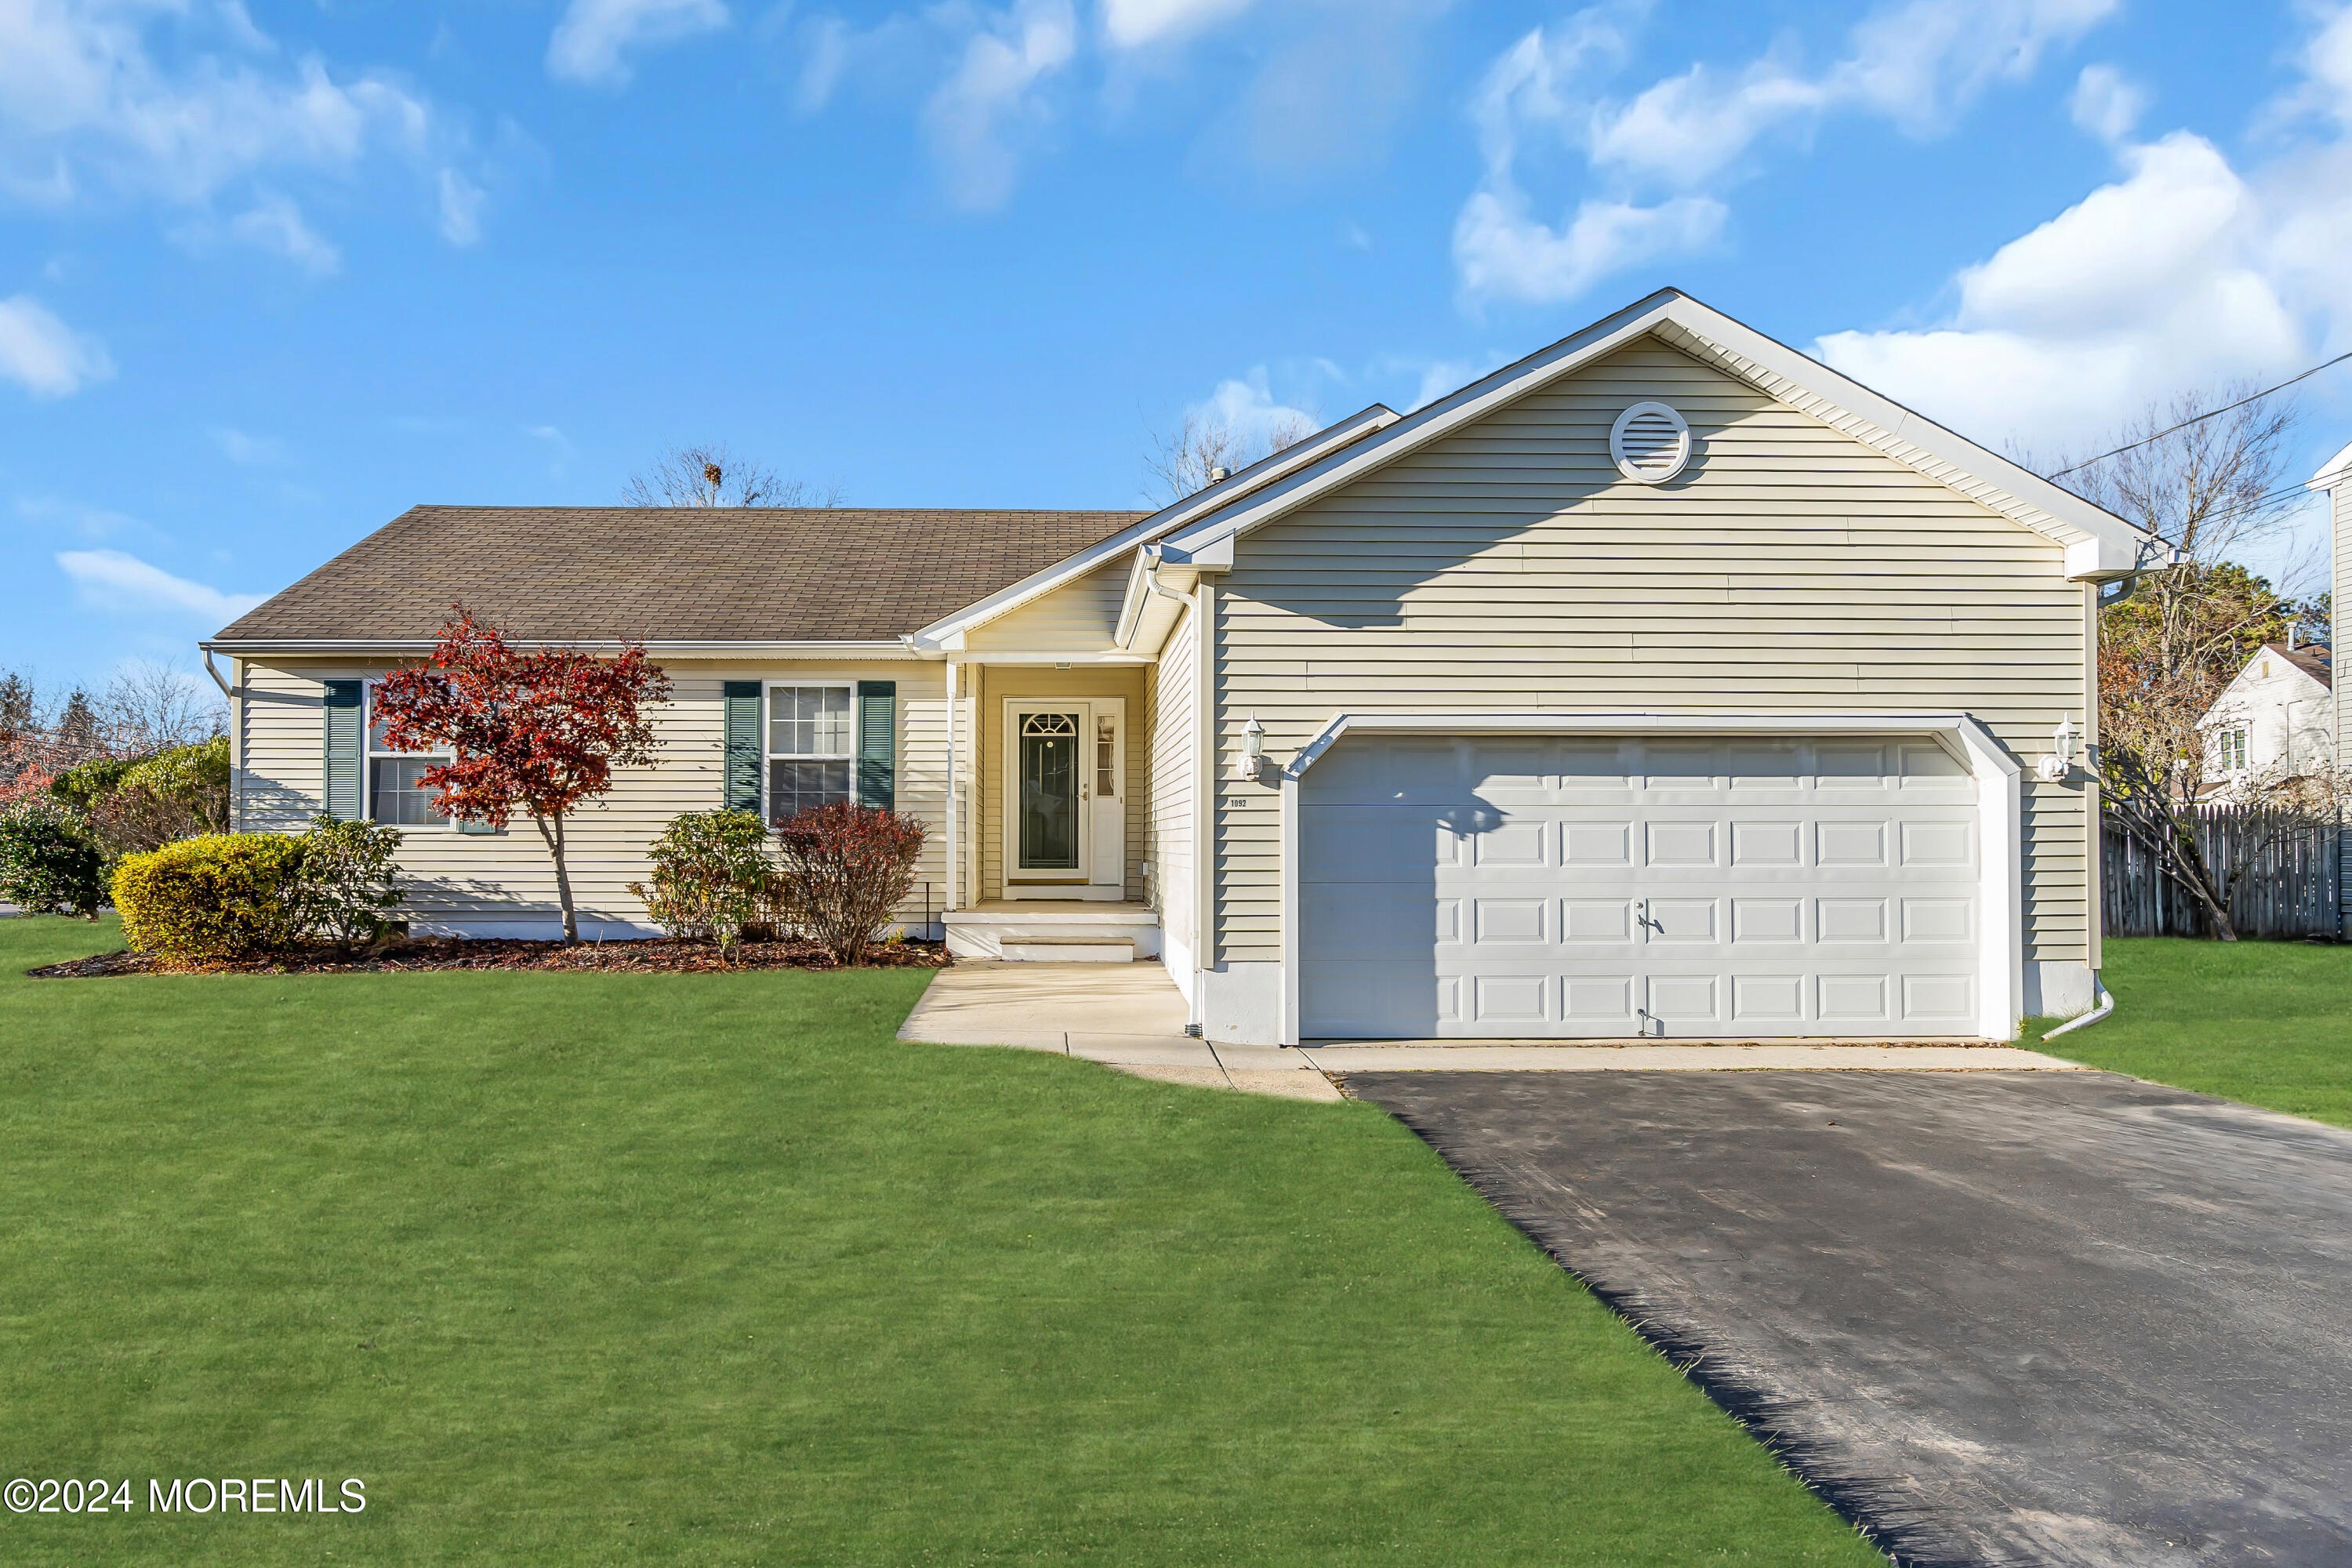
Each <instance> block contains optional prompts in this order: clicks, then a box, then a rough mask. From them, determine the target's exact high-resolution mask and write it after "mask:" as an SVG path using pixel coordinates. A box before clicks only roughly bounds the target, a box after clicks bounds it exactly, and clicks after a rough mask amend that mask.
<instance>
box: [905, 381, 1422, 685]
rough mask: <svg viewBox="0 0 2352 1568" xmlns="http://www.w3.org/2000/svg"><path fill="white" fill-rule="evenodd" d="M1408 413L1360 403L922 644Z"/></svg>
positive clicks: (920, 638)
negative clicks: (1333, 421) (1334, 421)
mask: <svg viewBox="0 0 2352 1568" xmlns="http://www.w3.org/2000/svg"><path fill="white" fill-rule="evenodd" d="M1402 417H1403V416H1402V415H1400V414H1399V413H1397V411H1396V410H1395V409H1393V408H1391V407H1390V406H1389V405H1386V404H1384V403H1375V404H1372V405H1370V406H1369V407H1365V408H1361V409H1359V410H1357V411H1356V412H1355V413H1353V414H1350V415H1349V416H1348V417H1346V418H1345V419H1342V420H1340V421H1339V422H1338V423H1337V424H1334V425H1330V426H1325V427H1324V428H1323V429H1320V430H1318V431H1317V432H1315V434H1313V435H1312V436H1309V437H1307V438H1306V439H1305V440H1302V441H1297V442H1294V443H1293V444H1291V445H1290V446H1287V447H1284V448H1283V449H1282V450H1280V451H1278V452H1270V453H1268V454H1267V455H1266V456H1265V457H1263V458H1259V459H1258V460H1257V461H1256V462H1255V463H1252V464H1251V465H1250V466H1249V467H1248V468H1244V469H1242V470H1241V471H1240V472H1238V473H1234V474H1229V475H1227V476H1226V477H1225V478H1223V479H1219V480H1218V481H1217V482H1216V483H1214V484H1213V485H1210V486H1209V487H1207V488H1206V489H1200V490H1196V491H1194V492H1193V493H1192V494H1191V495H1189V496H1186V497H1184V498H1183V499H1182V500H1179V501H1175V502H1172V503H1171V504H1170V505H1168V506H1164V507H1162V508H1160V510H1158V511H1155V512H1151V513H1149V514H1146V515H1143V516H1141V517H1139V519H1138V521H1136V522H1135V523H1134V524H1133V525H1132V526H1130V527H1128V528H1125V529H1122V530H1120V531H1118V533H1116V534H1113V535H1112V536H1110V537H1109V538H1108V539H1105V540H1102V541H1100V542H1097V543H1096V544H1095V545H1094V546H1092V547H1091V548H1089V549H1087V550H1083V551H1080V552H1078V553H1076V554H1075V555H1073V556H1071V557H1070V558H1069V559H1068V560H1066V561H1061V562H1056V563H1055V564H1053V565H1052V566H1050V567H1048V568H1046V569H1045V570H1044V571H1040V572H1036V573H1033V574H1030V575H1029V576H1027V577H1024V578H1023V579H1022V580H1021V581H1019V582H1017V583H1013V584H1007V585H1006V586H1004V587H1003V588H1001V589H999V590H998V591H996V592H995V593H992V594H990V595H986V596H985V597H982V598H977V599H975V600H973V601H972V602H971V603H970V604H968V605H962V606H961V607H959V608H958V609H957V610H956V612H955V613H954V614H952V615H949V616H942V617H940V619H939V620H937V621H935V622H933V623H932V624H930V625H929V626H925V627H923V629H922V630H921V631H919V632H918V633H917V634H916V635H915V643H916V646H917V647H921V648H924V649H927V650H937V649H940V648H947V647H960V646H961V644H960V643H959V642H958V641H957V639H958V638H960V637H961V636H962V635H963V634H964V633H966V632H969V631H971V629H972V628H973V627H975V626H985V625H986V624H988V623H989V622H990V621H992V620H994V619H996V618H997V617H998V616H1004V615H1009V614H1011V613H1012V612H1013V611H1014V610H1017V609H1019V608H1020V607H1021V606H1022V605H1025V604H1027V603H1029V602H1030V601H1031V600H1033V599H1035V598H1038V597H1041V596H1042V595H1046V594H1050V593H1052V592H1053V591H1054V590H1055V589H1056V588H1058V587H1060V586H1061V585H1062V584H1065V583H1067V582H1069V581H1070V580H1071V579H1073V578H1076V577H1081V576H1084V575H1085V574H1087V573H1088V572H1091V571H1094V570H1095V569H1096V568H1097V567H1098V566H1100V565H1101V564H1102V563H1104V562H1105V561H1108V560H1109V559H1110V558H1111V557H1112V556H1114V555H1118V554H1122V553H1124V552H1128V551H1130V550H1133V549H1135V548H1137V547H1138V546H1139V545H1146V544H1149V543H1150V542H1152V541H1153V540H1155V539H1158V538H1160V537H1161V536H1162V535H1163V534H1166V533H1168V532H1170V531H1171V530H1174V529H1178V528H1181V527H1183V526H1184V525H1185V524H1186V523H1189V522H1192V521H1194V520H1196V519H1198V518H1202V517H1206V516H1207V515H1208V514H1209V513H1211V512H1213V511H1215V510H1217V509H1218V508H1220V507H1223V506H1227V505H1230V504H1232V503H1233V502H1234V500H1238V499H1239V498H1241V497H1243V496H1246V495H1249V494H1251V493H1252V492H1254V491H1256V490H1260V489H1265V487H1266V486H1268V485H1270V484H1273V483H1275V482H1276V481H1277V480H1279V479H1286V478H1288V477H1289V476H1290V475H1292V474H1294V473H1297V471H1298V470H1299V469H1301V468H1307V466H1309V465H1310V464H1313V463H1316V462H1319V461H1320V460H1322V459H1323V458H1327V457H1328V456H1329V455H1330V454H1332V453H1333V452H1336V451H1339V450H1341V449H1342V448H1344V447H1350V446H1353V445H1355V444H1356V443H1357V442H1359V441H1362V440H1364V439H1365V438H1367V437H1370V436H1372V435H1374V434H1376V433H1377V432H1379V431H1381V430H1385V429H1387V428H1388V427H1389V426H1391V425H1394V424H1395V423H1396V422H1397V421H1398V420H1399V419H1401V418H1402Z"/></svg>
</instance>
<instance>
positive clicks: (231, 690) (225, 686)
mask: <svg viewBox="0 0 2352 1568" xmlns="http://www.w3.org/2000/svg"><path fill="white" fill-rule="evenodd" d="M201 651H202V652H203V654H204V656H205V674H206V675H209V676H211V677H212V678H213V684H214V685H215V686H217V687H219V688H220V689H221V695H222V696H223V697H226V698H227V699H228V700H230V701H232V702H234V701H236V687H234V686H231V685H230V684H229V683H228V682H227V681H226V680H223V679H221V672H220V667H219V666H217V665H215V663H213V650H212V649H210V648H208V647H207V648H203V649H201Z"/></svg>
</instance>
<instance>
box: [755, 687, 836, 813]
mask: <svg viewBox="0 0 2352 1568" xmlns="http://www.w3.org/2000/svg"><path fill="white" fill-rule="evenodd" d="M850 706H851V705H850V700H849V688H848V687H846V686H771V687H770V688H768V820H769V821H771V822H782V821H783V820H784V819H785V818H786V817H788V816H796V815H798V814H799V813H801V812H803V811H806V810H808V809H809V808H810V807H812V806H819V805H833V804H834V803H835V801H844V800H847V799H848V798H849V781H850V775H851V773H853V772H854V771H855V769H856V761H855V747H856V726H855V725H854V724H852V723H851V722H850Z"/></svg>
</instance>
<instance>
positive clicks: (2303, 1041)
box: [2022, 937, 2352, 1127]
mask: <svg viewBox="0 0 2352 1568" xmlns="http://www.w3.org/2000/svg"><path fill="white" fill-rule="evenodd" d="M2103 956H2104V962H2105V965H2106V967H2105V969H2104V970H2103V971H2102V978H2103V979H2104V980H2105V983H2106V986H2107V990H2108V993H2109V994H2111V995H2113V996H2114V997H2115V999H2116V1010H2115V1012H2114V1013H2113V1014H2112V1015H2111V1016H2108V1017H2106V1018H2105V1019H2103V1020H2101V1021H2100V1022H2098V1023H2096V1024H2093V1025H2091V1026H2088V1027H2086V1028H2082V1029H2077V1030H2075V1031H2074V1033H2073V1034H2071V1035H2065V1036H2062V1037H2059V1038H2058V1039H2055V1040H2053V1041H2051V1042H2050V1043H2049V1045H2048V1046H2047V1047H2045V1048H2046V1049H2048V1050H2049V1051H2050V1052H2051V1053H2052V1054H2053V1055H2054V1056H2061V1057H2063V1058H2066V1059H2067V1060H2068V1061H2076V1062H2081V1063H2083V1064H2084V1066H2086V1067H2095V1068H2105V1069H2106V1070H2107V1071H2109V1072H2120V1073H2128V1074H2130V1075H2131V1076H2132V1077H2134V1078H2143V1079H2147V1080H2149V1081H2150V1082H2152V1083H2166V1084H2170V1085H2172V1086H2173V1087H2174V1088H2176V1089H2189V1090H2192V1091H2194V1092H2196V1093H2198V1094H2210V1095H2215V1096H2218V1097H2219V1098H2221V1099H2223V1100H2238V1101H2240V1102H2242V1103H2243V1104H2247V1105H2258V1106H2261V1107H2262V1108H2263V1109H2264V1110H2280V1111H2284V1112H2285V1113H2287V1114H2288V1115H2290V1116H2304V1117H2308V1118H2310V1119H2311V1120H2312V1121H2326V1122H2331V1123H2333V1124H2334V1125H2336V1126H2338V1127H2352V944H2343V945H2338V944H2336V943H2332V942H2327V943H2323V942H2192V941H2189V940H2188V939H2186V938H2180V937H2133V938H2116V937H2110V938H2108V939H2107V941H2106V942H2105V952H2104V955H2103ZM2053 1022H2054V1020H2052V1019H2046V1018H2042V1019H2036V1020H2034V1021H2033V1026H2032V1028H2030V1029H2029V1031H2028V1036H2027V1038H2026V1039H2025V1040H2024V1041H2023V1042H2022V1043H2024V1044H2026V1045H2028V1046H2033V1045H2036V1044H2038V1043H2039V1042H2040V1040H2041V1037H2042V1030H2043V1029H2044V1028H2047V1027H2049V1026H2052V1024H2053Z"/></svg>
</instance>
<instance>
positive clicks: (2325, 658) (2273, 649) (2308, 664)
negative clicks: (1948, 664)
mask: <svg viewBox="0 0 2352 1568" xmlns="http://www.w3.org/2000/svg"><path fill="white" fill-rule="evenodd" d="M2263 653H2273V654H2276V655H2277V656H2278V657H2279V658H2282V659H2284V660H2285V661H2286V662H2287V663H2289V664H2291V665H2293V666H2294V668H2297V669H2299V670H2301V671H2303V672H2304V674H2305V675H2307V676H2309V677H2311V679H2314V680H2316V681H2317V682H2319V684H2320V685H2322V686H2325V687H2326V688H2327V689H2329V690H2330V691H2333V690H2335V689H2336V677H2335V668H2336V666H2335V658H2334V655H2333V654H2331V653H2330V652H2329V650H2328V648H2327V647H2326V645H2325V644H2323V643H2304V644H2302V645H2301V646H2300V647H2287V646H2286V644H2284V643H2283V642H2266V643H2264V644H2263ZM2261 657H2262V654H2256V655H2255V656H2254V658H2261ZM2246 663H2247V664H2248V665H2249V666H2250V667H2251V666H2252V663H2253V659H2248V660H2247V661H2246ZM2238 673H2239V674H2241V675H2243V674H2244V673H2245V671H2244V670H2240V671H2239V672H2238Z"/></svg>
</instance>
